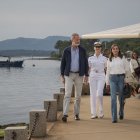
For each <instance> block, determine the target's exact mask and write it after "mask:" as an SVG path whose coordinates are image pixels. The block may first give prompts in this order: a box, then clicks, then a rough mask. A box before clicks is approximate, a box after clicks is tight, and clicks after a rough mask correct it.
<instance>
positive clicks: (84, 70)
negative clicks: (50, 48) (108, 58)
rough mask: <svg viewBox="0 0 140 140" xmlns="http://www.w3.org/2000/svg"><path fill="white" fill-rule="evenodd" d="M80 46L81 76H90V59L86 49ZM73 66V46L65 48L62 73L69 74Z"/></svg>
mask: <svg viewBox="0 0 140 140" xmlns="http://www.w3.org/2000/svg"><path fill="white" fill-rule="evenodd" d="M78 47H79V76H84V75H85V76H88V59H87V55H86V50H85V49H84V48H83V47H81V46H78ZM70 66H71V46H69V47H67V48H65V50H64V52H63V56H62V60H61V67H60V70H61V75H62V76H64V75H66V76H69V73H70Z"/></svg>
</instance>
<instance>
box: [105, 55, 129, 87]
mask: <svg viewBox="0 0 140 140" xmlns="http://www.w3.org/2000/svg"><path fill="white" fill-rule="evenodd" d="M126 61H127V60H126V59H125V58H122V59H121V58H120V57H113V58H112V61H110V60H109V59H108V61H107V72H106V84H107V85H109V75H110V74H125V73H126V70H127V63H126Z"/></svg>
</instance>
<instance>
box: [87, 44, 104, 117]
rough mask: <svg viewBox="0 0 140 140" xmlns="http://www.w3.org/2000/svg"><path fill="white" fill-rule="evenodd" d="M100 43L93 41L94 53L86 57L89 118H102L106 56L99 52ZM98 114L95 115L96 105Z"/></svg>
mask: <svg viewBox="0 0 140 140" xmlns="http://www.w3.org/2000/svg"><path fill="white" fill-rule="evenodd" d="M101 48H102V44H101V43H100V42H95V43H94V50H95V54H94V55H93V56H91V57H89V59H88V64H89V83H90V84H89V85H90V107H91V119H95V118H98V116H99V118H103V117H104V112H103V89H104V85H105V69H106V63H107V58H106V57H105V56H103V55H102V54H101ZM98 104H99V115H98V116H97V105H98Z"/></svg>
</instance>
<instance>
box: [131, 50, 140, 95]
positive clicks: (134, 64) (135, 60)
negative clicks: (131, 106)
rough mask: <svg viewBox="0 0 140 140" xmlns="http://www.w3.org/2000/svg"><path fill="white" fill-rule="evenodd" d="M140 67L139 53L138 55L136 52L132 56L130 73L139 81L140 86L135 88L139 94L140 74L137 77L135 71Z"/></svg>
mask: <svg viewBox="0 0 140 140" xmlns="http://www.w3.org/2000/svg"><path fill="white" fill-rule="evenodd" d="M138 67H140V62H139V60H138V53H136V52H135V51H133V52H132V55H131V59H130V71H131V73H132V75H133V77H135V78H136V79H137V81H138V84H137V86H136V88H135V90H136V92H137V93H138V92H139V87H140V74H139V75H137V74H136V73H135V69H136V68H138Z"/></svg>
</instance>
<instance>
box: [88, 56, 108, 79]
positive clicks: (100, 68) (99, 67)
mask: <svg viewBox="0 0 140 140" xmlns="http://www.w3.org/2000/svg"><path fill="white" fill-rule="evenodd" d="M88 64H89V68H90V72H89V76H93V75H95V74H97V73H103V74H104V69H105V68H106V65H107V58H106V57H105V56H103V55H102V54H100V55H99V56H98V57H97V56H96V55H95V54H94V55H93V56H91V57H89V59H88Z"/></svg>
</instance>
